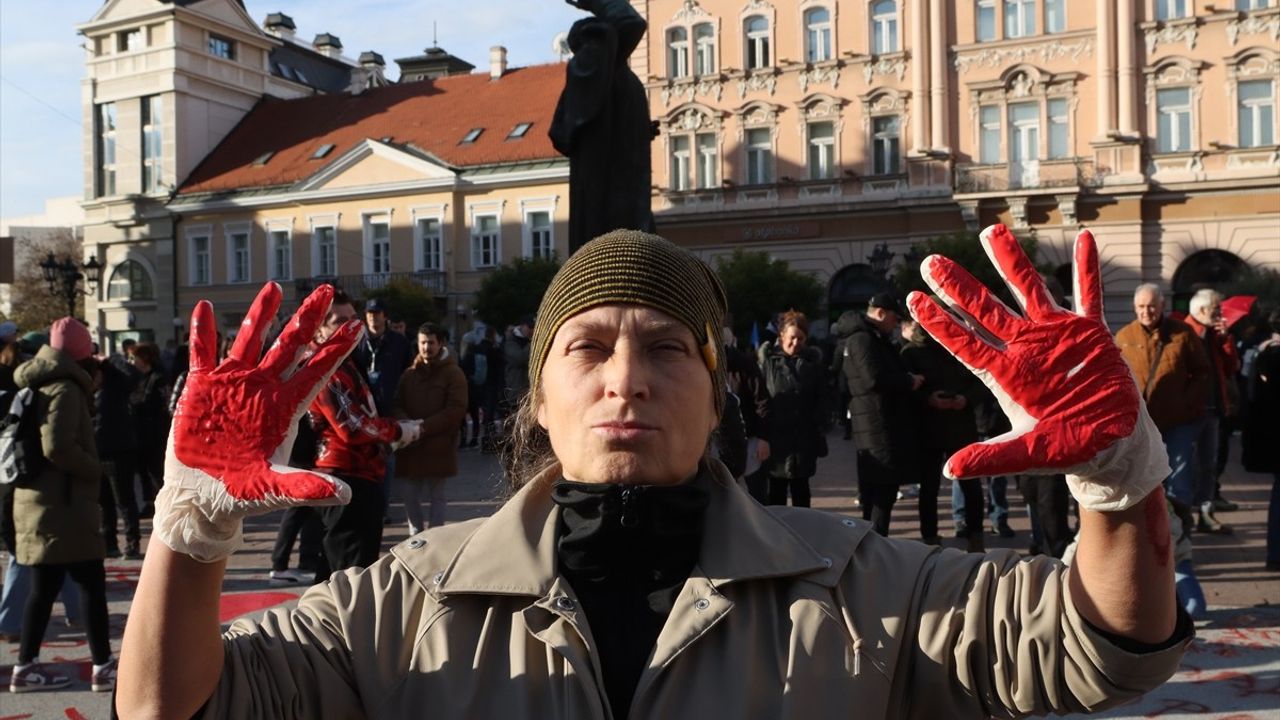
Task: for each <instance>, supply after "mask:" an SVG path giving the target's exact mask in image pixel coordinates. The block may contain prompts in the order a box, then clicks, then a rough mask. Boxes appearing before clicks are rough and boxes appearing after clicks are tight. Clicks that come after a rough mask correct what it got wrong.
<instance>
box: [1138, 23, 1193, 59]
mask: <svg viewBox="0 0 1280 720" xmlns="http://www.w3.org/2000/svg"><path fill="white" fill-rule="evenodd" d="M1199 34H1200V29H1199V28H1197V27H1196V26H1195V25H1194V24H1189V25H1166V26H1164V27H1162V28H1151V29H1149V30H1146V31H1145V32H1144V33H1143V36H1144V38H1145V39H1146V41H1147V54H1148V55H1151V54H1154V53H1155V51H1156V48H1157V47H1159V46H1160V43H1166V44H1167V43H1175V42H1178V41H1182V42H1185V43H1186V44H1187V49H1188V50H1195V49H1196V38H1197V37H1199Z"/></svg>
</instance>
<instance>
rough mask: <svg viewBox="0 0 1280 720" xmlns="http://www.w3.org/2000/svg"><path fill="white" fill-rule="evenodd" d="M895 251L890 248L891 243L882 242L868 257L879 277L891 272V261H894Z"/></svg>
mask: <svg viewBox="0 0 1280 720" xmlns="http://www.w3.org/2000/svg"><path fill="white" fill-rule="evenodd" d="M893 255H894V253H893V252H892V251H891V250H889V243H880V244H879V245H877V246H875V249H873V250H872V251H871V255H869V256H868V257H867V260H868V262H870V263H871V271H872V272H874V273H875V274H876V276H877V277H881V278H883V277H884V276H885V274H886V273H888V272H889V263H891V262H893Z"/></svg>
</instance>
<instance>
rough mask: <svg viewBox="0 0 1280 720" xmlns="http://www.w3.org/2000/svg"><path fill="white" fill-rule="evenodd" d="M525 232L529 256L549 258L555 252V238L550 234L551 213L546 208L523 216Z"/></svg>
mask: <svg viewBox="0 0 1280 720" xmlns="http://www.w3.org/2000/svg"><path fill="white" fill-rule="evenodd" d="M524 222H525V227H526V232H528V233H529V257H532V258H542V259H544V260H550V259H551V256H552V254H554V253H555V249H556V246H555V240H554V237H553V235H552V226H551V213H550V212H548V211H546V210H535V211H533V212H530V213H528V214H526V215H525V216H524Z"/></svg>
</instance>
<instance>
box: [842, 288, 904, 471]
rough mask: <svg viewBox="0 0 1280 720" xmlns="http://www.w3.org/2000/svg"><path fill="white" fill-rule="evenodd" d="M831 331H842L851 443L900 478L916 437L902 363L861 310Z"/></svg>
mask: <svg viewBox="0 0 1280 720" xmlns="http://www.w3.org/2000/svg"><path fill="white" fill-rule="evenodd" d="M836 332H837V333H838V334H841V335H845V336H846V338H845V343H844V374H845V378H846V379H847V380H848V381H849V396H850V399H849V414H850V418H851V420H852V424H853V444H854V446H855V447H857V448H858V451H859V452H867V453H870V454H871V455H872V456H873V457H874V458H875V459H876V461H877V462H878V463H879V464H880V465H881V466H883V467H884V468H886V469H888V470H891V471H892V475H893V476H896V477H894V478H893V479H896V480H897V481H899V482H905V478H906V477H907V476H909V474H910V472H911V469H912V467H913V461H912V454H913V452H914V448H915V439H916V437H917V429H916V428H914V427H912V423H911V421H912V415H913V413H912V403H913V402H914V401H913V399H912V395H911V393H912V389H911V375H910V374H909V373H908V372H907V366H906V363H904V362H903V360H902V357H901V355H899V354H898V350H897V349H896V348H894V346H893V344H892V343H891V342H889V338H887V337H885V336H884V335H883V334H882V333H881V332H880V331H879V330H877V329H876V328H875V327H873V326H872V325H871V324H870V322H869V321H868V320H867V318H866V316H865V315H861V314H856V315H850V314H849V313H845V314H844V315H843V316H841V318H840V320H839V322H838V323H837V329H836Z"/></svg>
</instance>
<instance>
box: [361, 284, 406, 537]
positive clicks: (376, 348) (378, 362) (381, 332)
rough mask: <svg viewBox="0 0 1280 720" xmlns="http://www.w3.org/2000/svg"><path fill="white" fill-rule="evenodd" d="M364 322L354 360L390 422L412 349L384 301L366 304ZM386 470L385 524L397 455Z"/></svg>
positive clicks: (383, 489) (374, 299) (390, 457)
mask: <svg viewBox="0 0 1280 720" xmlns="http://www.w3.org/2000/svg"><path fill="white" fill-rule="evenodd" d="M364 321H365V335H364V340H363V341H362V342H361V343H360V344H359V345H358V346H357V347H356V349H355V352H353V353H352V357H353V359H354V361H355V364H356V365H357V366H358V367H359V368H360V369H361V370H363V371H364V376H365V379H366V380H368V381H369V387H370V388H371V389H372V390H373V399H374V403H375V404H376V405H377V407H378V415H379V416H381V417H384V418H389V417H391V414H392V412H393V409H394V407H395V398H396V388H397V387H398V386H399V385H400V378H401V377H403V376H404V372H405V370H407V369H408V367H409V365H410V363H412V362H413V357H414V353H413V348H412V347H410V343H409V340H408V339H407V338H406V337H405V336H404V335H403V334H402V333H398V332H396V331H395V330H392V329H391V328H390V327H389V323H388V321H387V304H386V301H384V300H383V299H382V298H376V297H375V298H370V299H369V301H368V302H367V303H365V305H364ZM386 468H387V469H386V476H385V477H383V478H382V482H381V484H380V488H381V492H382V513H383V522H384V523H385V522H387V521H388V519H389V518H390V516H389V515H387V506H388V505H389V504H390V502H391V485H392V483H393V482H394V481H395V477H396V457H395V454H392V455H390V456H388V457H387V462H386Z"/></svg>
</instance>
